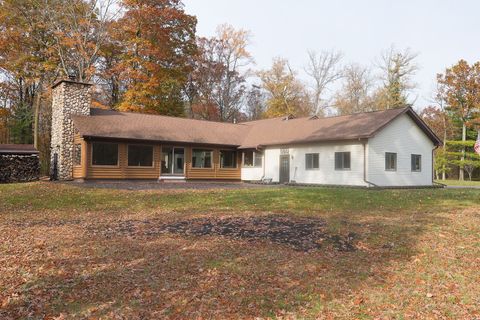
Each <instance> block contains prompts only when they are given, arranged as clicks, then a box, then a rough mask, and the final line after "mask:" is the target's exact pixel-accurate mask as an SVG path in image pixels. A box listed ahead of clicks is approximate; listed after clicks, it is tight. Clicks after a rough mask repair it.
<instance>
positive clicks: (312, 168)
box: [305, 152, 320, 171]
mask: <svg viewBox="0 0 480 320" xmlns="http://www.w3.org/2000/svg"><path fill="white" fill-rule="evenodd" d="M309 155H311V156H315V155H316V156H317V157H318V167H316V168H315V167H314V166H313V158H312V167H311V168H308V167H307V156H309ZM316 170H320V153H318V152H309V153H305V171H316Z"/></svg>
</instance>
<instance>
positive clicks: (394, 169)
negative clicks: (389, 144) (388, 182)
mask: <svg viewBox="0 0 480 320" xmlns="http://www.w3.org/2000/svg"><path fill="white" fill-rule="evenodd" d="M387 155H395V168H393V169H390V168H387ZM397 168H398V156H397V153H396V152H385V171H390V172H395V171H397Z"/></svg>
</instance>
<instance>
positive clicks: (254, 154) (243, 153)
mask: <svg viewBox="0 0 480 320" xmlns="http://www.w3.org/2000/svg"><path fill="white" fill-rule="evenodd" d="M245 152H249V151H242V164H241V167H242V168H247V169H248V168H263V161H264V157H265V153H264V152H257V151H251V152H252V161H253V164H252V165H251V166H246V165H245ZM257 153H258V154H261V155H262V162H261V164H260V165H259V166H257V162H256V161H255V158H256V154H257Z"/></svg>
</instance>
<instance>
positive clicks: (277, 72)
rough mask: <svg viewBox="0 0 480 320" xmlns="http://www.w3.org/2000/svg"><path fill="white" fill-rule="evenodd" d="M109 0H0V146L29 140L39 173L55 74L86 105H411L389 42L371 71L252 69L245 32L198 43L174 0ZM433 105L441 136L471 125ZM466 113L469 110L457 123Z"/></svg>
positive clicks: (306, 109)
mask: <svg viewBox="0 0 480 320" xmlns="http://www.w3.org/2000/svg"><path fill="white" fill-rule="evenodd" d="M114 1H115V0H68V1H67V0H46V1H41V2H39V1H37V0H22V1H16V0H1V1H0V31H1V32H0V143H5V142H10V143H35V145H36V146H37V147H38V148H39V150H40V151H41V154H42V159H44V161H43V167H44V168H47V167H48V159H49V156H48V155H49V139H50V136H49V135H50V118H51V101H50V100H51V92H50V86H51V84H52V83H54V82H55V81H57V80H58V79H61V78H65V77H67V76H70V77H75V78H76V79H77V80H79V81H84V82H94V83H95V84H97V85H96V86H95V88H96V92H95V94H94V105H95V106H97V107H101V108H113V109H118V110H122V111H133V112H144V113H154V114H164V115H173V116H185V117H191V118H197V119H207V120H215V121H228V122H234V121H244V120H255V119H260V118H265V117H276V116H282V115H286V114H292V115H298V116H303V115H318V116H324V115H329V114H332V113H333V114H349V113H356V112H362V111H374V110H383V109H388V108H395V107H402V106H406V105H410V104H412V102H413V100H414V98H412V97H411V96H410V95H411V92H412V89H414V87H415V83H414V82H413V81H412V77H413V76H414V75H415V72H416V71H417V69H418V66H417V64H416V61H415V59H416V54H415V53H413V52H411V51H410V50H408V49H407V50H398V49H396V48H394V47H391V48H390V49H388V50H386V51H384V52H383V53H382V54H381V55H380V57H379V58H378V59H377V60H376V62H375V64H374V65H373V66H362V65H359V64H355V63H352V64H345V63H344V61H343V60H344V59H343V55H342V53H341V52H337V51H333V50H329V51H321V52H315V51H309V52H307V54H306V63H305V66H304V68H302V69H301V70H295V69H294V68H292V66H291V65H290V63H289V62H288V61H287V60H286V59H283V58H274V59H273V62H272V66H271V68H269V69H267V70H256V69H255V61H254V57H253V56H252V54H251V53H250V51H249V45H250V41H251V37H252V35H251V33H250V32H249V31H246V30H239V29H234V28H233V27H232V26H229V25H221V26H219V27H218V29H217V32H216V34H215V35H214V36H213V37H210V38H205V37H200V36H198V35H197V34H196V23H197V21H196V17H194V16H191V15H189V14H187V13H186V12H185V8H184V6H183V4H182V2H181V1H180V0H123V1H115V2H114ZM439 82H440V79H439ZM445 82H446V80H445ZM445 87H448V84H445ZM457 89H458V90H463V88H457ZM452 90H453V89H452ZM451 95H452V96H453V95H454V93H451ZM442 103H443V104H442V106H437V107H436V108H435V110H436V111H435V112H437V111H438V110H440V111H439V112H440V113H441V114H442V115H446V114H448V115H447V116H445V117H448V119H449V121H450V120H451V121H450V122H449V125H450V123H451V126H452V128H453V127H455V128H454V129H452V130H451V132H452V134H451V135H449V136H448V137H447V138H449V139H452V140H455V139H457V136H456V135H457V131H458V130H457V129H458V127H459V126H460V124H461V123H463V124H465V126H466V129H465V130H466V139H465V140H468V139H467V138H468V137H470V138H471V136H472V132H473V124H471V121H470V120H468V121H467V120H466V118H465V117H463V118H462V117H459V116H458V113H457V111H456V110H457V109H458V108H457V107H456V106H454V105H453V104H452V101H451V100H447V99H446V98H445V100H444V102H442ZM427 110H433V108H431V109H427ZM475 110H476V111H475ZM432 112H433V111H432ZM476 112H478V106H477V105H475V107H473V108H472V113H471V115H469V116H468V117H471V118H474V117H476V115H475V114H476ZM425 116H426V117H427V118H432V119H436V118H435V117H434V116H432V115H430V114H428V115H427V114H426V115H425ZM458 119H464V120H465V121H463V120H458ZM429 120H430V119H429ZM432 121H437V120H432ZM462 121H463V122H462ZM463 124H462V125H463ZM460 130H461V129H460ZM449 132H450V131H449ZM440 133H441V136H442V137H443V133H444V132H443V131H441V132H440ZM460 140H461V139H460ZM468 148H469V147H468V146H467V147H466V150H465V152H467V151H468ZM452 152H453V151H452ZM462 152H463V149H462ZM465 157H466V155H465V156H463V159H464V160H465ZM442 159H443V158H442ZM450 165H451V163H450V164H448V165H447V164H445V168H446V167H449V166H450ZM457 165H461V164H457ZM442 168H443V167H442ZM441 170H443V169H441ZM442 172H447V169H445V170H443V171H442ZM462 172H463V171H462Z"/></svg>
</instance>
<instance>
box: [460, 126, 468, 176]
mask: <svg viewBox="0 0 480 320" xmlns="http://www.w3.org/2000/svg"><path fill="white" fill-rule="evenodd" d="M466 140H467V126H466V125H465V122H463V124H462V141H463V142H465V141H466ZM461 160H462V163H463V161H465V146H463V147H462V158H461ZM458 178H459V180H460V181H464V180H465V170H463V167H460V171H459V175H458Z"/></svg>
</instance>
